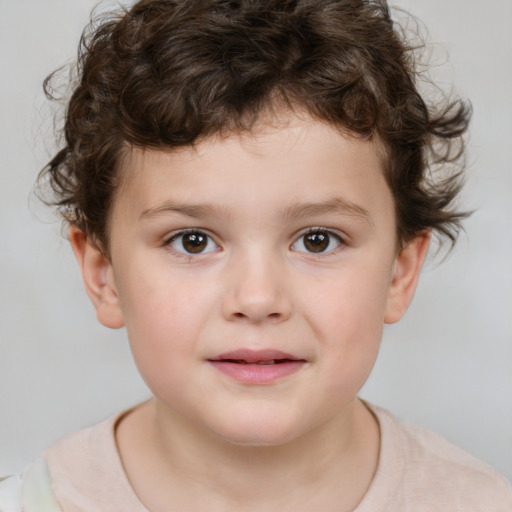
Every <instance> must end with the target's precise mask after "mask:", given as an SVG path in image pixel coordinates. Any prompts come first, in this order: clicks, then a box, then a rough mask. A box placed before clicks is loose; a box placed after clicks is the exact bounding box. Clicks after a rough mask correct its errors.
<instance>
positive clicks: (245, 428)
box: [213, 416, 300, 447]
mask: <svg viewBox="0 0 512 512" xmlns="http://www.w3.org/2000/svg"><path fill="white" fill-rule="evenodd" d="M230 419H231V421H230V423H229V424H228V425H226V424H224V425H217V426H216V427H217V428H213V431H214V433H215V434H216V436H218V437H220V438H221V439H223V440H224V441H226V442H228V443H231V444H234V445H238V446H250V447H260V446H261V447H263V446H279V445H284V444H287V443H289V442H291V441H293V440H294V439H296V438H297V437H299V436H300V432H299V431H298V429H297V424H296V423H294V422H291V421H289V420H288V421H285V420H284V419H283V418H281V419H279V418H275V417H274V418H272V419H265V418H261V417H259V418H254V419H253V421H251V420H250V418H247V417H243V418H241V419H240V421H236V420H235V419H234V418H233V416H232V417H231V418H230Z"/></svg>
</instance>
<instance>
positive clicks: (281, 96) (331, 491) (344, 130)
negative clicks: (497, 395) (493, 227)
mask: <svg viewBox="0 0 512 512" xmlns="http://www.w3.org/2000/svg"><path fill="white" fill-rule="evenodd" d="M79 64H80V66H79V69H80V73H81V74H80V77H79V82H78V84H77V86H76V88H75V90H74V93H73V96H72V98H71V100H70V102H69V105H68V110H67V118H66V127H65V136H66V144H65V147H64V148H63V149H62V150H61V151H60V152H59V153H58V154H57V155H56V156H55V157H54V158H53V159H52V161H51V162H50V163H49V165H48V167H47V169H46V170H45V173H44V174H45V175H47V176H49V178H50V180H51V184H52V186H53V189H54V191H55V192H56V197H57V199H56V203H57V204H58V205H59V206H60V207H61V208H62V210H61V211H62V212H63V215H64V218H65V219H66V221H67V222H68V223H69V225H70V229H69V236H70V241H71V245H72V247H73V250H74V252H75V254H76V257H77V259H78V262H79V265H80V268H81V270H82V275H83V279H84V283H85V286H86V289H87V292H88V294H89V296H90V298H91V300H92V302H93V304H94V306H95V308H96V312H97V316H98V319H99V320H100V322H101V323H103V324H104V325H106V326H108V327H111V328H118V327H121V326H126V328H127V332H128V336H129V340H130V344H131V348H132V352H133V356H134V359H135V361H136V364H137V366H138V368H139V370H140V373H141V374H142V376H143V378H144V380H145V381H146V383H147V385H148V386H149V388H150V389H151V391H152V392H153V394H154V397H153V398H152V399H151V400H150V401H149V402H146V403H144V404H141V405H139V406H137V407H134V408H133V409H131V410H129V411H125V412H123V413H120V414H119V415H117V416H116V417H114V418H111V419H110V420H108V421H107V422H104V423H102V424H100V425H98V426H95V427H92V428H90V429H87V430H85V431H81V432H78V433H76V434H72V435H71V436H69V437H67V438H65V439H63V440H62V441H60V442H58V443H57V444H56V445H54V446H52V447H51V448H50V449H49V450H48V451H47V452H46V453H45V454H44V456H43V457H42V458H41V459H39V460H38V461H36V462H35V463H34V464H33V465H32V466H31V467H30V468H29V469H28V470H27V471H26V472H25V473H24V474H23V475H22V476H21V477H11V478H9V479H7V480H4V481H3V482H2V483H0V496H3V498H2V499H3V500H4V501H3V502H2V501H1V500H0V510H2V511H3V510H20V509H21V508H20V506H21V505H19V504H20V503H21V502H23V506H24V508H23V510H25V511H27V512H31V511H42V510H49V511H58V510H60V511H62V512H67V511H70V512H74V511H93V510H94V511H109V512H111V511H123V512H129V511H138V512H143V511H153V512H156V511H158V512H160V511H165V512H166V511H189V510H192V511H196V510H197V511H203V510H204V511H217V510H219V511H231V510H244V511H245V510H247V511H252V510H254V511H256V510H258V511H260V510H263V511H274V510H280V511H282V510H290V511H354V510H355V511H357V512H369V511H371V512H380V511H393V512H400V511H405V510H412V511H415V512H416V511H420V512H421V511H432V510H447V511H455V512H457V511H465V512H466V511H484V510H485V511H490V510H492V511H510V510H512V491H511V489H510V486H509V485H508V484H507V483H506V482H505V480H504V479H503V478H502V477H501V476H500V475H499V474H497V473H496V472H495V471H494V470H493V469H491V468H490V467H489V466H487V465H486V464H484V463H482V462H480V461H478V460H476V459H474V458H473V457H471V456H470V455H468V454H466V453H464V452H462V451H461V450H459V449H457V448H455V447H453V446H451V445H449V444H448V443H447V442H446V441H444V440H442V439H441V438H439V437H438V436H437V435H435V434H433V433H431V432H428V431H425V430H422V429H419V428H415V427H410V426H405V425H402V424H400V423H399V422H397V421H396V420H395V419H394V417H393V416H392V415H391V414H390V413H388V412H387V411H384V410H382V409H380V408H378V407H375V406H372V405H370V404H367V403H364V402H362V401H360V400H359V399H358V398H357V393H358V391H359V389H360V388H361V386H362V385H363V383H364V381H365V380H366V378H367V377H368V375H369V373H370V371H371V368H372V366H373V363H374V361H375V358H376V356H377V352H378V348H379V343H380V339H381V335H382V329H383V325H384V324H385V323H393V322H396V321H398V320H399V319H400V318H401V317H402V315H403V314H404V313H405V310H406V309H407V307H408V305H409V303H410V301H411V299H412V296H413V294H414V290H415V287H416V283H417V280H418V277H419V273H420V269H421V265H422V263H423V260H424V258H425V255H426V252H427V249H428V245H429V240H430V236H431V233H433V232H434V233H438V234H440V235H444V236H446V237H448V239H450V240H451V241H452V242H453V241H455V238H456V235H457V231H458V229H459V226H460V221H461V220H462V218H463V217H464V213H461V212H458V211H456V210H455V209H454V208H453V201H454V199H455V197H456V195H457V192H458V190H459V188H460V173H457V172H453V173H452V174H451V175H448V176H443V179H442V180H440V181H438V182H433V181H431V176H430V169H431V166H432V165H433V164H434V162H437V163H441V164H445V165H448V164H450V165H455V164H456V163H457V161H458V156H459V155H458V152H457V151H453V148H456V147H457V144H459V143H460V137H461V135H462V134H463V133H464V131H465V129H466V126H467V123H468V119H469V112H468V108H467V107H466V106H465V105H464V104H463V103H461V102H454V103H451V104H448V105H441V106H440V105H437V108H433V107H427V106H426V104H425V102H424V100H423V99H422V98H421V97H420V95H419V94H418V92H417V90H416V88H415V85H414V80H413V76H414V69H413V67H412V63H411V61H410V59H409V57H408V51H407V48H406V47H405V43H404V42H403V41H401V40H400V39H399V37H398V36H397V33H396V32H395V31H394V30H393V26H392V23H391V21H390V18H389V13H388V10H387V7H386V5H385V4H383V3H380V2H371V3H370V2H363V1H358V0H317V1H315V2H309V1H295V2H294V1H289V2H284V1H277V0H265V1H264V0H252V1H249V0H240V1H238V2H227V1H222V0H201V1H186V2H173V1H169V0H142V1H140V2H138V3H137V4H135V5H134V6H133V7H132V8H131V9H130V10H128V11H127V12H126V13H124V14H122V15H120V16H119V17H118V18H115V19H110V20H106V21H105V22H104V23H103V24H101V25H100V26H98V27H97V28H96V29H95V31H93V32H92V33H91V34H90V35H89V36H88V38H87V39H86V40H84V44H83V46H82V53H81V55H80V59H79ZM8 500H10V502H9V501H8Z"/></svg>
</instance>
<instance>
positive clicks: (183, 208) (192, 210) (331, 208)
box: [139, 197, 373, 226]
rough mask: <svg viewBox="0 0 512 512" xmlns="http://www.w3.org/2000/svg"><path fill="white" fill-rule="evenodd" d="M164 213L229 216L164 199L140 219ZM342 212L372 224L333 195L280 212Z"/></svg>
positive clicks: (221, 210)
mask: <svg viewBox="0 0 512 512" xmlns="http://www.w3.org/2000/svg"><path fill="white" fill-rule="evenodd" d="M166 213H179V214H181V215H186V216H188V217H193V218H196V219H198V218H205V217H218V218H227V219H229V217H230V212H229V211H228V210H227V209H226V208H223V207H222V206H218V205H214V204H208V203H206V204H188V203H175V202H172V201H166V202H165V203H163V204H161V205H159V206H156V207H154V208H147V209H146V210H144V211H143V212H142V213H141V215H140V217H139V218H140V220H145V219H150V218H153V217H157V216H159V215H163V214H166ZM332 213H334V214H342V215H349V216H351V217H355V218H357V219H360V220H362V221H364V222H365V223H367V224H368V225H370V226H373V219H372V217H371V215H370V212H369V211H368V210H366V209H365V208H363V207H362V206H359V205H357V204H355V203H352V202H351V201H348V200H346V199H343V198H341V197H335V198H332V199H330V200H327V201H322V202H320V203H313V202H308V203H300V202H297V203H293V204H291V205H289V206H287V207H286V208H284V209H283V211H282V212H281V214H280V217H281V218H282V220H287V219H302V218H305V217H317V216H320V215H325V214H332Z"/></svg>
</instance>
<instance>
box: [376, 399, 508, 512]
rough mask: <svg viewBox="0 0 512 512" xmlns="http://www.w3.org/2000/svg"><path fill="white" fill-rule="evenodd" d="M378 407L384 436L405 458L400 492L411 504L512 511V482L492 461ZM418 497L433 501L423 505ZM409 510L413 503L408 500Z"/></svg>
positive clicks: (471, 509) (472, 510) (404, 500)
mask: <svg viewBox="0 0 512 512" xmlns="http://www.w3.org/2000/svg"><path fill="white" fill-rule="evenodd" d="M372 410H373V411H374V413H375V414H376V416H377V418H378V420H379V424H380V425H381V436H382V437H383V438H384V437H387V439H384V440H383V442H386V443H388V448H389V447H390V446H393V447H394V451H395V454H396V455H395V456H396V457H398V458H399V460H400V466H401V468H402V477H401V479H400V483H399V485H398V487H397V493H398V495H399V496H400V500H401V501H403V503H404V504H409V506H410V510H424V509H425V510H434V508H432V507H436V506H437V507H439V506H440V505H442V506H443V510H445V509H446V510H450V511H459V510H460V511H462V510H464V511H465V512H466V511H467V512H480V511H481V512H484V511H486V512H487V511H490V510H492V511H493V512H511V511H512V487H511V485H510V484H509V483H508V482H507V480H506V479H505V478H504V477H503V476H502V475H501V474H500V473H498V471H496V470H495V469H494V468H492V467H491V466H490V465H488V464H486V463H485V462H483V461H481V460H479V459H477V458H476V457H474V456H473V455H470V454H469V453H467V452H466V451H464V450H462V449H461V448H459V447H457V446H455V445H453V444H451V443H449V442H448V441H447V440H446V439H444V438H443V437H441V436H440V435H439V434H436V433H435V432H432V431H430V430H427V429H424V428H420V427H416V426H413V425H408V424H404V423H401V422H399V421H397V420H396V419H395V418H394V417H393V416H392V415H391V414H390V413H389V412H387V411H385V410H383V409H379V408H372ZM416 503H421V504H427V507H426V508H420V509H418V508H417V507H418V505H416ZM421 506H423V505H421ZM414 507H416V508H414ZM428 507H431V508H428ZM404 510H409V508H407V506H404ZM436 510H438V509H436Z"/></svg>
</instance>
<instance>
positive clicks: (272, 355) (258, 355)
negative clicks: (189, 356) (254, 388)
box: [209, 349, 305, 363]
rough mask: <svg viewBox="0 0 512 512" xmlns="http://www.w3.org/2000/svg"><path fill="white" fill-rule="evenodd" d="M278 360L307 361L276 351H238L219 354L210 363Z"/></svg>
mask: <svg viewBox="0 0 512 512" xmlns="http://www.w3.org/2000/svg"><path fill="white" fill-rule="evenodd" d="M277 359H288V360H290V361H305V359H302V358H300V357H297V356H294V355H292V354H287V353H286V352H281V351H280V350H274V349H264V350H250V349H238V350H234V351H232V352H224V353H222V354H219V355H218V356H215V357H213V358H210V359H209V361H225V360H235V361H246V362H247V363H257V362H259V361H272V360H277Z"/></svg>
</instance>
